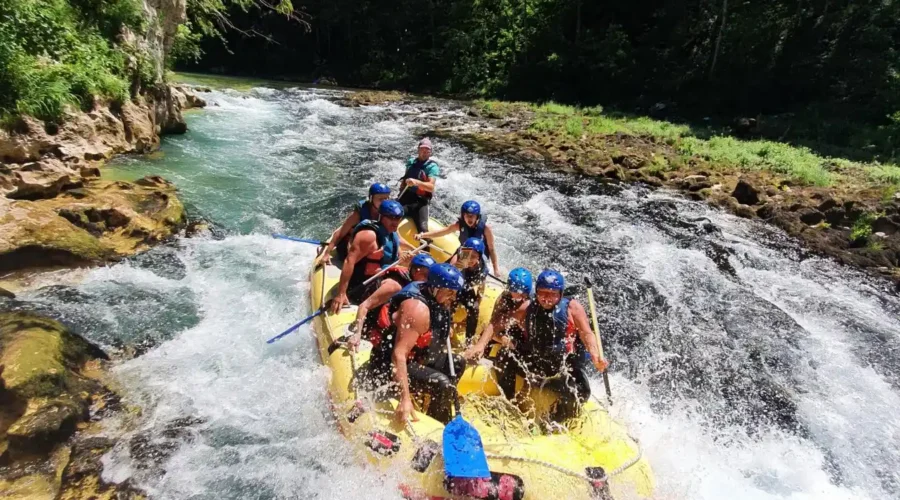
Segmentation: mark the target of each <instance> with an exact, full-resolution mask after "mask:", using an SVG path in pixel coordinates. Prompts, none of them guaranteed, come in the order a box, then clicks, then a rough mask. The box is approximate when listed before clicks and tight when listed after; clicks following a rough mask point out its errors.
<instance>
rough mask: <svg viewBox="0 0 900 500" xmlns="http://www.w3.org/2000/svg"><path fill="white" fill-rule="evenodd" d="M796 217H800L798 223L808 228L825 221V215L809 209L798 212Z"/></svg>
mask: <svg viewBox="0 0 900 500" xmlns="http://www.w3.org/2000/svg"><path fill="white" fill-rule="evenodd" d="M797 215H798V216H799V217H800V221H801V222H803V223H804V224H806V225H808V226H815V225H816V224H818V223H820V222H822V221H823V220H825V215H823V214H822V212H819V211H818V210H816V209H814V208H809V207H807V208H803V209H801V210H798V211H797Z"/></svg>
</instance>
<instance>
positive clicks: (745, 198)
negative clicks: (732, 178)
mask: <svg viewBox="0 0 900 500" xmlns="http://www.w3.org/2000/svg"><path fill="white" fill-rule="evenodd" d="M731 196H733V197H734V199H736V200H737V201H738V203H741V204H744V205H756V204H757V203H759V190H757V189H756V188H755V187H753V186H752V185H751V184H750V183H749V182H747V181H746V180H744V179H743V178H740V179H738V182H737V186H735V188H734V191H732V192H731Z"/></svg>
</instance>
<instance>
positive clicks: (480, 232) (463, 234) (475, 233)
mask: <svg viewBox="0 0 900 500" xmlns="http://www.w3.org/2000/svg"><path fill="white" fill-rule="evenodd" d="M457 223H458V224H459V244H460V245H462V244H463V243H465V242H466V240H467V239H469V238H479V239H482V240H483V239H484V227H485V226H487V215H481V216H479V217H478V222H476V223H475V227H469V226H467V225H466V220H465V219H464V218H462V217H460V218H459V221H458V222H457ZM484 249H485V250H487V242H486V241H485V242H484Z"/></svg>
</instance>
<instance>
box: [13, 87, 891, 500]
mask: <svg viewBox="0 0 900 500" xmlns="http://www.w3.org/2000/svg"><path fill="white" fill-rule="evenodd" d="M335 92H336V91H334V92H331V91H323V90H308V89H268V88H256V89H253V90H251V91H247V92H238V91H232V90H222V91H214V92H212V93H208V94H204V95H203V96H204V97H205V98H206V99H208V101H209V102H210V106H209V107H208V108H206V109H205V110H203V111H199V112H192V113H190V114H189V115H188V116H187V120H188V123H189V127H190V131H189V133H188V134H186V135H184V136H178V137H168V138H166V139H165V140H164V142H163V148H162V154H157V155H153V156H151V157H145V158H122V159H119V160H117V161H115V162H114V163H113V164H112V165H111V166H110V168H107V169H106V170H105V173H104V175H105V176H114V177H121V178H124V179H134V178H138V177H141V176H143V175H147V174H157V175H162V176H164V177H166V178H168V179H170V180H172V181H173V182H174V183H175V184H176V185H177V186H178V187H179V188H180V193H181V197H182V199H183V200H184V201H185V203H186V205H187V206H188V208H189V210H190V211H191V212H192V213H193V214H202V216H203V217H205V218H207V219H208V220H210V221H212V222H213V223H214V224H215V227H216V231H215V234H216V237H212V236H206V237H199V238H189V239H181V240H179V241H177V242H176V243H174V244H171V245H166V246H163V247H159V248H156V249H153V250H152V251H150V252H148V253H146V254H144V255H142V256H140V257H138V258H135V259H131V260H129V261H126V262H123V263H120V264H116V265H112V266H109V267H102V268H97V269H93V270H90V271H89V272H87V273H84V272H76V271H64V272H57V273H54V274H53V275H52V276H49V277H48V278H46V281H47V283H48V284H49V283H54V284H53V285H52V286H46V287H43V288H39V289H36V290H32V291H30V292H25V293H23V294H21V295H20V297H19V298H20V299H21V300H22V303H24V304H27V307H29V308H33V309H38V310H41V311H44V312H47V313H49V314H51V315H53V316H55V317H57V318H60V319H62V320H63V321H65V322H66V323H67V324H69V325H71V326H72V327H73V328H74V329H75V330H76V331H79V332H80V333H82V334H83V335H85V336H86V337H88V338H90V339H91V340H93V341H95V342H97V343H99V344H101V345H103V346H104V347H105V348H107V349H108V350H110V351H113V352H118V351H122V350H123V349H133V350H136V351H137V352H138V353H140V355H139V356H137V357H135V358H133V359H129V360H127V361H123V362H121V363H118V364H117V365H116V366H115V368H114V369H113V377H114V379H115V381H116V383H117V384H118V385H119V386H120V387H121V390H122V391H123V393H124V394H125V395H126V397H125V403H126V405H130V406H133V407H140V408H141V410H140V411H139V412H138V411H127V412H125V415H124V416H122V417H120V420H119V421H118V422H113V423H110V424H109V426H110V427H111V428H113V427H117V426H121V428H123V429H127V432H128V435H127V436H126V438H125V439H123V440H122V441H121V442H120V444H119V445H118V446H117V447H116V448H115V449H114V450H113V451H112V452H111V453H110V454H108V455H107V456H106V457H105V458H104V463H105V472H104V475H105V477H106V478H107V479H110V480H115V481H123V480H126V479H128V480H131V481H134V482H135V483H136V484H138V485H140V486H141V487H142V488H144V489H145V490H146V491H148V492H149V493H150V494H151V496H152V497H153V498H160V499H195V500H196V499H214V498H215V499H226V498H234V499H274V498H304V499H306V498H367V499H373V498H397V497H398V494H397V492H396V490H395V488H393V487H392V485H391V481H390V479H389V478H388V480H387V481H386V480H385V479H384V478H381V477H378V476H377V475H375V474H374V473H373V472H371V471H369V470H367V469H365V468H364V467H361V466H360V465H359V464H357V463H356V462H355V461H354V460H353V458H352V456H351V452H350V447H349V446H348V445H347V444H346V443H345V442H344V440H343V438H342V437H341V436H340V435H339V434H338V433H337V431H336V429H335V427H334V424H333V422H332V421H331V420H330V417H329V410H328V405H327V400H326V395H325V380H326V377H327V376H328V373H327V370H326V369H325V368H324V367H322V366H321V365H320V363H319V362H318V357H317V353H316V351H315V346H314V341H313V339H312V338H311V336H310V335H309V332H308V330H306V329H302V330H300V331H298V332H296V333H294V334H292V335H291V336H289V337H286V338H285V339H283V340H282V341H280V342H278V343H276V344H273V345H268V344H266V343H265V340H266V339H267V338H268V337H270V336H272V335H274V334H276V333H278V332H279V331H281V330H283V329H284V328H286V327H287V326H289V325H291V324H293V323H295V322H296V321H298V320H299V319H300V318H302V317H303V316H305V315H306V314H307V311H308V304H307V299H306V296H307V289H308V282H307V281H306V279H307V271H308V267H309V265H310V262H311V259H312V258H313V255H314V249H313V248H311V247H310V246H308V245H304V244H300V243H294V242H290V241H282V240H275V239H273V238H271V237H270V234H271V233H273V232H281V233H288V234H292V235H296V236H304V237H313V238H323V237H325V236H327V234H328V233H329V232H330V231H331V230H332V229H333V228H334V226H335V225H336V224H338V223H339V221H340V219H341V217H342V216H343V215H344V214H345V213H346V212H347V210H348V207H349V206H350V204H351V203H352V202H354V201H355V200H356V199H358V198H360V197H361V196H362V194H363V193H364V191H365V189H366V186H367V185H368V184H370V183H371V182H373V181H376V180H377V181H391V182H392V183H393V181H394V180H396V179H397V178H399V177H400V175H401V173H402V160H403V159H405V158H406V157H407V156H408V155H410V154H411V153H412V152H413V150H414V147H415V144H416V141H417V139H418V135H417V134H418V132H419V131H418V126H417V125H416V123H415V122H414V121H412V120H411V119H410V116H411V115H410V114H409V113H413V112H415V111H416V110H415V106H414V105H393V106H392V107H364V108H344V107H340V106H338V105H336V104H335V103H334V102H332V99H331V98H332V97H334V95H335ZM452 112H453V111H452V110H448V113H452ZM435 157H436V159H437V161H438V162H439V163H440V165H441V169H442V173H441V178H440V180H439V181H438V184H437V186H438V188H437V189H438V196H437V200H436V202H435V204H434V208H433V215H436V216H437V217H439V218H441V219H443V220H452V219H453V218H454V216H455V213H456V211H457V210H458V207H459V205H460V204H461V203H462V202H463V201H465V200H467V199H476V200H479V201H480V202H481V203H482V207H483V210H484V211H485V212H486V213H487V214H488V215H489V218H490V219H489V220H490V223H491V224H492V225H493V228H494V233H495V235H496V239H497V248H498V252H499V255H500V260H501V265H502V267H503V269H504V270H508V269H511V268H512V267H515V266H517V265H525V266H528V267H529V268H531V269H532V270H533V271H539V270H540V269H541V268H542V267H544V266H554V267H556V268H557V269H559V270H561V271H563V272H564V273H565V274H566V276H567V277H568V279H569V282H570V283H571V284H577V283H579V282H580V281H581V277H582V276H584V275H585V274H586V273H590V275H591V276H592V277H593V279H594V281H595V283H597V284H598V289H597V296H598V299H599V307H600V310H599V314H600V316H601V327H602V329H603V331H604V335H605V336H606V340H607V344H608V346H607V348H608V350H609V351H611V352H610V354H609V356H610V357H611V359H612V360H613V366H612V374H611V383H612V390H613V396H614V400H615V404H614V406H613V407H612V412H613V414H614V415H615V416H616V418H618V419H620V420H621V421H623V422H624V423H625V424H626V425H627V426H628V427H629V429H630V430H631V432H632V434H634V436H635V437H637V438H638V439H640V441H641V443H642V445H643V447H644V452H645V453H646V455H647V456H648V457H649V460H650V462H651V464H652V466H653V467H654V469H655V472H656V474H657V479H658V482H659V489H658V493H659V498H672V499H681V498H685V499H686V498H690V499H722V498H729V499H783V498H790V499H806V498H809V499H813V498H815V499H825V498H828V499H831V498H860V499H888V498H898V497H900V391H898V389H900V321H898V319H897V318H898V311H900V300H898V298H897V296H896V294H894V293H893V292H891V291H890V289H889V286H888V285H887V284H886V283H881V282H875V281H873V280H872V279H871V278H869V277H867V276H866V275H863V274H862V273H858V272H856V271H853V270H850V269H847V268H843V267H840V266H838V265H836V264H834V263H832V262H830V261H827V260H823V259H819V258H815V257H813V256H810V255H808V254H807V253H806V252H804V251H803V249H802V248H800V247H799V246H797V244H796V243H794V242H793V241H791V240H790V239H788V238H786V237H785V236H784V235H783V234H782V233H780V232H779V231H777V230H775V229H772V228H769V227H767V226H764V225H761V224H760V223H758V222H751V221H747V220H743V219H739V218H736V217H734V216H731V215H728V214H726V213H723V212H721V211H718V210H714V209H711V208H709V207H707V206H705V205H704V204H701V203H696V202H691V201H687V200H685V199H683V198H681V197H679V196H678V195H676V194H674V193H670V192H665V191H651V190H648V189H646V188H643V187H639V186H613V185H604V184H602V183H601V182H600V181H598V180H596V179H591V178H585V177H577V176H571V175H563V174H558V173H552V172H547V171H544V170H541V169H535V168H532V167H528V166H523V165H517V164H513V163H508V162H505V161H501V160H497V159H494V158H489V157H484V156H479V155H477V154H474V153H472V152H470V151H467V150H466V149H464V148H463V147H461V146H459V145H456V144H453V143H448V142H446V141H441V140H437V141H435ZM76 274H77V279H75V276H76ZM66 283H68V284H66ZM573 290H574V291H576V292H579V293H580V290H577V289H573ZM594 390H595V391H598V392H599V391H602V384H600V383H597V381H594ZM110 432H113V431H112V430H111V431H110ZM561 496H563V497H564V496H565V495H564V494H561Z"/></svg>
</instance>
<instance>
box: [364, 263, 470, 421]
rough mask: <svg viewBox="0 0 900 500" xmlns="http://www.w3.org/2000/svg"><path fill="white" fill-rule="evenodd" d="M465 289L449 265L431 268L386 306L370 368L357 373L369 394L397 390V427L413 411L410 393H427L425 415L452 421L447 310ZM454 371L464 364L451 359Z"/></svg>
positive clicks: (459, 359)
mask: <svg viewBox="0 0 900 500" xmlns="http://www.w3.org/2000/svg"><path fill="white" fill-rule="evenodd" d="M462 287H463V278H462V275H461V274H460V272H459V270H458V269H456V268H455V267H453V266H452V265H450V264H446V263H445V264H435V265H433V266H431V269H429V270H428V278H427V279H426V281H425V282H424V283H423V282H419V281H414V282H412V283H410V284H409V285H406V287H404V288H403V289H402V290H400V291H399V292H397V294H395V295H394V296H393V297H391V299H390V302H388V305H387V308H388V309H387V314H388V317H389V318H390V326H389V327H388V328H387V330H386V331H385V332H384V334H383V335H382V336H381V338H380V339H378V341H377V342H373V347H372V354H371V355H370V357H369V361H368V363H366V365H365V366H363V367H362V368H361V369H360V380H361V381H362V383H363V387H364V388H366V389H368V390H382V389H385V388H386V389H388V390H390V391H391V392H394V391H399V399H400V404H399V405H398V406H397V410H396V416H397V420H398V421H399V422H400V424H405V423H406V422H407V421H408V420H409V419H410V418H412V420H413V421H417V419H416V418H415V414H414V412H413V410H414V408H413V402H412V394H413V393H416V394H428V395H430V396H431V403H430V404H429V407H428V414H429V415H430V416H431V417H432V418H434V419H435V420H438V421H440V422H442V423H444V424H446V423H447V422H449V421H450V413H451V408H452V407H453V398H456V397H457V393H456V383H457V380H455V379H453V378H451V377H450V375H449V373H450V366H449V362H450V361H449V360H448V359H447V358H448V356H447V351H446V349H447V339H448V337H449V335H450V323H451V318H450V310H451V308H452V307H453V304H455V303H456V293H457V292H458V291H459V290H461V289H462ZM453 364H454V370H455V372H454V373H456V374H457V375H459V374H462V371H463V369H464V368H465V360H463V359H462V357H460V356H454V357H453Z"/></svg>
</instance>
